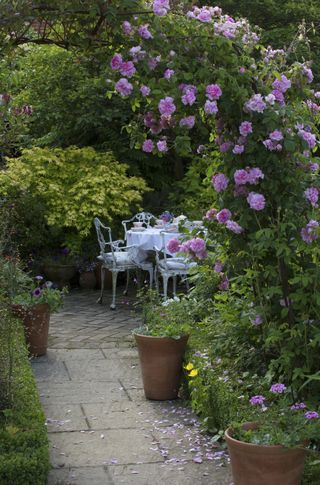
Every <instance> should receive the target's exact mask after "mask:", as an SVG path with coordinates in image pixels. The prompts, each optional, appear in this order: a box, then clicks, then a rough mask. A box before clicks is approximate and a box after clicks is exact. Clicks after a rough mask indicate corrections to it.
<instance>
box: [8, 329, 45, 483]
mask: <svg viewBox="0 0 320 485" xmlns="http://www.w3.org/2000/svg"><path fill="white" fill-rule="evenodd" d="M13 338H14V342H13V349H14V356H15V359H14V363H13V386H12V396H13V399H12V401H13V405H12V407H11V408H10V409H5V410H3V411H0V485H44V484H45V483H46V481H47V475H48V471H49V467H50V462H49V444H48V436H47V429H46V426H45V416H44V413H43V410H42V408H41V404H40V401H39V396H38V391H37V388H36V383H35V379H34V376H33V373H32V369H31V366H30V362H29V359H28V353H27V349H26V345H25V341H24V335H23V328H22V325H21V323H20V322H19V321H17V322H16V332H15V333H14V337H13Z"/></svg>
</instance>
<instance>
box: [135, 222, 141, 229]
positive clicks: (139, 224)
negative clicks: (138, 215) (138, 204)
mask: <svg viewBox="0 0 320 485" xmlns="http://www.w3.org/2000/svg"><path fill="white" fill-rule="evenodd" d="M142 226H143V222H134V223H133V227H136V228H138V227H142Z"/></svg>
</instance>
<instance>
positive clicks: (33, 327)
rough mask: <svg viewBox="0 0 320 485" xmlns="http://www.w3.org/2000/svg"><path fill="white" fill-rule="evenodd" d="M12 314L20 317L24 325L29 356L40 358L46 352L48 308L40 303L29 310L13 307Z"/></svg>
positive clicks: (19, 306)
mask: <svg viewBox="0 0 320 485" xmlns="http://www.w3.org/2000/svg"><path fill="white" fill-rule="evenodd" d="M12 309H13V312H14V313H15V315H17V316H18V317H20V318H21V319H22V321H23V325H24V334H25V338H26V342H27V346H28V350H29V353H30V355H34V356H40V355H44V354H45V353H46V352H47V347H48V334H49V321H50V307H49V305H48V303H40V304H38V305H34V306H32V307H30V308H26V307H23V306H21V305H13V308H12Z"/></svg>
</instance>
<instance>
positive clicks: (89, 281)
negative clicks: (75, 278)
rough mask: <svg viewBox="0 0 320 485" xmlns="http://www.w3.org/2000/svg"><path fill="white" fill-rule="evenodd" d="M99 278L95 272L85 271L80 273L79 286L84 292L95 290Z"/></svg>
mask: <svg viewBox="0 0 320 485" xmlns="http://www.w3.org/2000/svg"><path fill="white" fill-rule="evenodd" d="M96 284H97V278H96V275H95V274H94V272H93V271H84V272H83V273H80V276H79V285H80V288H83V289H84V290H93V289H94V288H95V287H96Z"/></svg>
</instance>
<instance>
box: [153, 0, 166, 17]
mask: <svg viewBox="0 0 320 485" xmlns="http://www.w3.org/2000/svg"><path fill="white" fill-rule="evenodd" d="M168 10H170V4H169V0H154V2H153V12H154V14H155V15H158V16H159V17H163V16H164V15H166V14H167V13H168Z"/></svg>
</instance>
